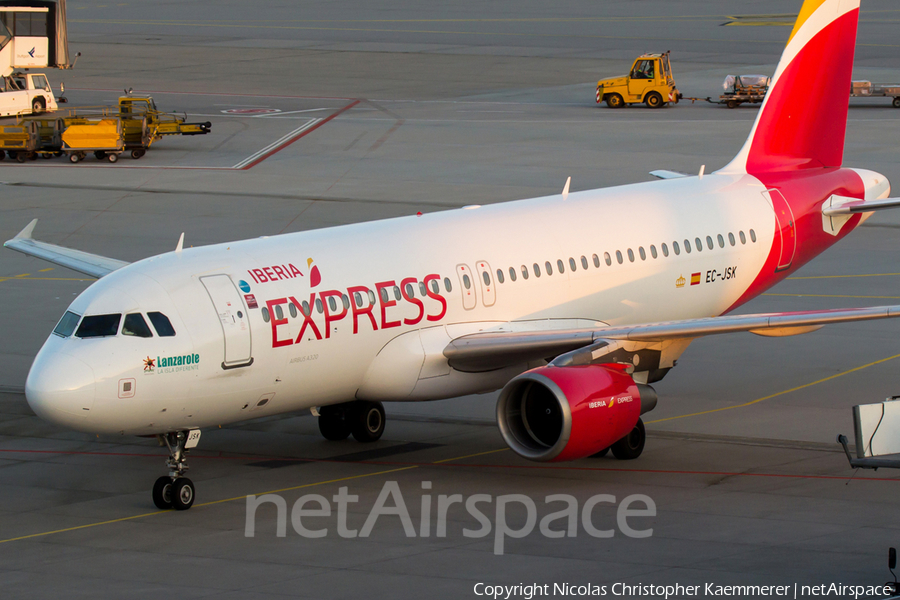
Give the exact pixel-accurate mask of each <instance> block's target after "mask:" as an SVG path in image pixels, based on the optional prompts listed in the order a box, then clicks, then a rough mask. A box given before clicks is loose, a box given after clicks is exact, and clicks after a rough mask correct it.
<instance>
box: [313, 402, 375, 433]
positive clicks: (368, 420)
mask: <svg viewBox="0 0 900 600" xmlns="http://www.w3.org/2000/svg"><path fill="white" fill-rule="evenodd" d="M384 423H385V416H384V406H382V404H381V402H368V401H365V400H356V401H354V402H344V403H343V404H332V405H331V406H323V407H322V408H320V409H319V431H320V432H321V433H322V436H323V437H324V438H325V439H326V440H332V441H338V440H345V439H347V438H348V437H349V436H350V435H351V434H352V435H353V437H354V438H356V440H357V441H359V442H365V443H367V442H375V441H377V440H378V439H379V438H381V434H382V433H384Z"/></svg>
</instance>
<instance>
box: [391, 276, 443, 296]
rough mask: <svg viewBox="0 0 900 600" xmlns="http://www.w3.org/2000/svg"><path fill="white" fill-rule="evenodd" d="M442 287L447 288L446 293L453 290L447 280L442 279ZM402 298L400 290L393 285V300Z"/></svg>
mask: <svg viewBox="0 0 900 600" xmlns="http://www.w3.org/2000/svg"><path fill="white" fill-rule="evenodd" d="M444 287H445V288H447V291H448V292H449V291H450V290H451V289H453V286H452V285H450V280H449V279H444ZM402 297H403V295H402V294H401V293H400V288H399V287H397V286H396V285H395V286H394V300H400V298H402Z"/></svg>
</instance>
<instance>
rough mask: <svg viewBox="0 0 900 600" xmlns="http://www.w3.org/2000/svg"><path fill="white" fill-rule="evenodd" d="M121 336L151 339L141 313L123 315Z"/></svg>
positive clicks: (151, 335)
mask: <svg viewBox="0 0 900 600" xmlns="http://www.w3.org/2000/svg"><path fill="white" fill-rule="evenodd" d="M122 335H133V336H136V337H142V338H148V337H153V334H152V333H150V328H149V327H148V326H147V321H145V320H144V316H143V315H142V314H141V313H131V314H130V315H125V324H124V325H122Z"/></svg>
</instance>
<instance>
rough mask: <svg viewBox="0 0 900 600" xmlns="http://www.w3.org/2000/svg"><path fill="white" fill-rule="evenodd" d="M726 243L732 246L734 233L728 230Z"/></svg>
mask: <svg viewBox="0 0 900 600" xmlns="http://www.w3.org/2000/svg"><path fill="white" fill-rule="evenodd" d="M728 243H729V244H731V245H732V246H734V234H733V233H731V232H730V231H729V232H728Z"/></svg>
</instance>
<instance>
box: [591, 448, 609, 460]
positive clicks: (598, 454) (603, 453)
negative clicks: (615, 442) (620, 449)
mask: <svg viewBox="0 0 900 600" xmlns="http://www.w3.org/2000/svg"><path fill="white" fill-rule="evenodd" d="M607 454H609V448H608V447H607V448H604V449H603V450H601V451H600V452H596V453H594V454H591V458H603V457H604V456H606V455H607Z"/></svg>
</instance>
